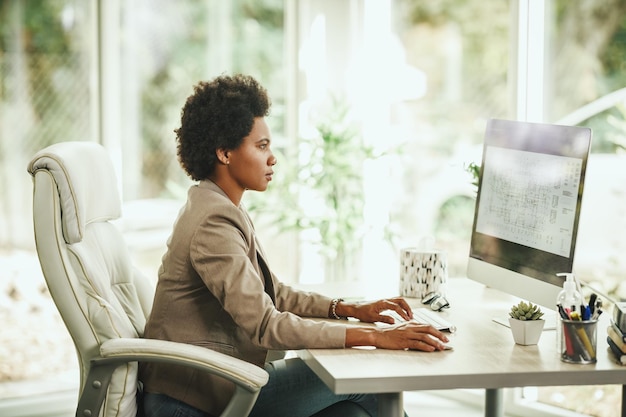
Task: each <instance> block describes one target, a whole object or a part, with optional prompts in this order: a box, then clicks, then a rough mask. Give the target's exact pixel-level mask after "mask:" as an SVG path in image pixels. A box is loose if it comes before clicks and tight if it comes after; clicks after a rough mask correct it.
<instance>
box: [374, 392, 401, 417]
mask: <svg viewBox="0 0 626 417" xmlns="http://www.w3.org/2000/svg"><path fill="white" fill-rule="evenodd" d="M402 397H403V396H402V393H401V392H390V393H384V394H382V393H381V394H378V415H379V416H385V417H387V416H389V417H404V401H403V400H402Z"/></svg>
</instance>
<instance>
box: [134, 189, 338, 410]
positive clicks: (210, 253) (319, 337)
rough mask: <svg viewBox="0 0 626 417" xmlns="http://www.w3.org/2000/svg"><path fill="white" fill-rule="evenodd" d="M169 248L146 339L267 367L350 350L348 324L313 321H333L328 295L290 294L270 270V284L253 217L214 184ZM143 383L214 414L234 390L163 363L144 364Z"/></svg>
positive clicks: (185, 214)
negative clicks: (299, 355) (270, 357)
mask: <svg viewBox="0 0 626 417" xmlns="http://www.w3.org/2000/svg"><path fill="white" fill-rule="evenodd" d="M167 246H168V248H167V252H166V253H165V255H164V256H163V259H162V263H161V267H160V269H159V280H158V283H157V287H156V293H155V297H154V305H153V309H152V312H151V314H150V317H149V318H148V321H147V324H146V329H145V334H144V337H146V338H152V339H162V340H172V341H176V342H184V343H190V344H193V345H198V346H204V347H206V348H207V349H213V350H216V351H219V352H223V353H226V354H228V355H231V356H234V357H237V358H241V359H243V360H246V361H248V362H251V363H254V364H256V365H258V366H261V367H262V366H264V362H265V358H266V355H267V351H268V350H269V349H301V348H343V347H344V345H345V325H341V324H339V322H337V324H335V323H327V322H319V321H313V320H310V319H306V317H327V316H328V309H329V306H330V302H331V300H330V299H329V298H328V297H324V296H321V295H318V294H313V293H307V292H301V291H297V290H295V289H293V288H290V287H289V286H287V285H284V284H282V283H281V282H280V281H279V280H278V279H277V278H276V277H275V276H274V274H273V273H271V270H269V268H267V267H266V268H265V269H266V271H267V273H268V274H269V275H271V277H267V278H268V279H271V285H270V284H269V283H268V285H267V286H266V285H265V282H264V275H263V272H262V268H261V266H260V265H259V262H260V261H262V262H265V264H266V265H267V261H266V259H265V257H264V255H263V251H262V249H261V247H260V245H259V243H258V242H257V240H256V238H255V233H254V228H253V226H252V222H251V221H250V218H249V216H248V214H247V213H246V211H245V210H244V209H243V208H242V207H237V206H235V205H234V204H233V203H232V202H231V201H230V199H229V198H228V197H227V196H226V194H225V193H224V192H223V191H222V190H221V189H220V188H219V187H218V186H217V185H216V184H215V183H213V182H212V181H202V182H200V183H199V184H198V185H194V186H192V187H191V188H190V189H189V193H188V196H187V203H186V204H185V206H184V207H183V208H182V209H181V211H180V213H179V215H178V218H177V220H176V222H175V224H174V228H173V232H172V235H171V236H170V238H169V239H168V242H167ZM272 286H273V294H272V288H271V287H272ZM266 287H267V288H266ZM266 290H267V291H268V292H266ZM272 296H273V297H272ZM272 298H275V304H274V302H273V300H272ZM140 379H141V380H142V382H143V384H144V389H145V390H146V391H147V392H153V393H162V394H166V395H168V396H170V397H173V398H176V399H178V400H180V401H184V402H185V403H187V404H190V405H192V406H194V407H196V408H199V409H201V410H204V411H205V412H208V413H210V414H213V415H217V414H219V413H220V412H221V411H222V410H223V408H224V407H225V404H226V402H227V401H228V399H229V398H230V396H231V395H232V392H233V389H234V386H233V385H232V384H231V383H229V382H227V381H225V380H223V379H222V378H219V377H216V376H210V375H207V374H206V373H202V372H200V371H197V370H192V369H189V368H182V367H177V366H172V365H166V364H157V363H150V364H147V363H146V364H140Z"/></svg>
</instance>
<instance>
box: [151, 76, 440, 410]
mask: <svg viewBox="0 0 626 417" xmlns="http://www.w3.org/2000/svg"><path fill="white" fill-rule="evenodd" d="M269 108H270V100H269V98H268V96H267V92H266V90H265V89H264V88H263V87H262V86H260V85H259V84H258V83H257V81H256V80H254V79H253V78H251V77H249V76H244V75H235V76H220V77H217V78H215V79H214V80H212V81H210V82H201V83H199V84H198V85H196V87H195V89H194V94H193V95H191V96H190V97H189V98H188V99H187V102H186V103H185V105H184V107H183V109H182V116H181V126H180V128H179V129H177V130H176V135H177V151H178V157H179V160H180V163H181V165H182V167H183V169H184V170H185V171H186V173H187V174H188V175H189V176H190V177H191V178H192V179H193V180H195V181H198V183H197V184H196V185H193V186H192V187H191V188H190V189H189V192H188V197H187V203H186V204H185V206H184V207H183V208H182V209H181V212H180V213H179V216H178V218H177V220H176V222H175V224H174V228H173V232H172V235H171V236H170V238H169V240H168V249H167V252H166V254H165V255H164V257H163V259H162V264H161V268H160V269H159V280H158V284H157V288H156V294H155V298H154V306H153V309H152V313H151V315H150V317H149V319H148V322H147V324H146V329H145V337H146V338H154V339H164V340H173V341H177V342H184V343H190V344H194V345H198V346H204V347H206V348H208V349H214V350H216V351H219V352H223V353H226V354H228V355H231V356H234V357H237V358H240V359H243V360H246V361H248V362H251V363H254V364H256V365H258V366H261V367H265V368H266V369H267V371H268V372H269V374H270V378H269V382H268V384H267V385H266V386H265V387H264V388H263V389H262V390H261V393H260V395H259V398H258V400H257V402H256V404H255V407H254V409H253V410H252V412H251V414H250V415H251V416H274V417H280V416H283V415H285V416H290V417H298V416H310V415H314V414H315V413H318V412H322V413H323V410H324V409H326V408H327V407H329V406H332V405H333V404H336V403H341V402H344V403H345V402H348V403H347V404H348V405H349V407H348V408H350V407H352V409H353V410H356V411H357V413H353V414H352V415H368V414H369V415H371V416H375V415H376V412H377V411H376V401H375V400H376V399H375V396H372V395H354V396H338V395H334V394H332V392H330V390H328V388H326V386H325V385H324V384H323V383H322V382H321V381H320V380H319V379H318V378H317V377H316V376H315V375H314V374H313V373H312V372H311V371H310V370H309V369H308V368H307V367H306V366H305V365H304V364H303V363H302V361H300V359H298V358H291V359H288V360H284V359H281V360H279V361H274V362H271V363H267V364H266V356H267V351H268V350H270V349H272V350H283V349H284V350H287V349H302V348H346V347H352V346H364V345H367V346H375V347H378V348H383V349H417V350H423V351H434V350H442V349H443V347H444V346H443V342H447V338H446V337H445V335H443V334H442V333H441V332H439V331H437V330H435V329H434V328H432V327H430V326H426V325H419V324H415V323H412V324H405V325H402V326H400V327H395V326H394V327H391V326H390V327H388V328H382V327H366V326H361V327H359V326H356V325H350V326H349V325H348V324H347V322H345V321H336V322H333V321H314V320H309V319H307V317H322V318H334V319H340V318H346V317H354V318H356V319H358V320H360V321H362V322H375V321H379V322H386V323H393V319H392V318H390V317H388V316H386V315H382V314H381V312H383V311H384V310H389V309H391V310H394V311H396V312H397V313H398V314H399V315H400V316H401V317H403V318H404V319H407V320H408V319H410V318H411V310H410V308H409V306H408V304H407V303H406V301H405V300H403V299H402V298H394V299H387V300H379V301H375V302H368V303H358V304H357V303H348V302H344V301H343V300H338V299H335V300H332V299H330V298H328V297H324V296H322V295H319V294H314V293H306V292H300V291H296V290H294V289H292V288H290V287H288V286H287V285H284V284H282V283H281V282H280V281H279V280H278V279H277V278H276V277H275V276H274V274H273V273H272V272H271V270H270V268H269V265H268V263H267V260H266V258H265V255H264V253H263V250H262V249H261V246H260V244H259V242H258V241H257V239H256V236H255V233H254V227H253V225H252V222H251V220H250V217H249V216H248V214H247V212H246V211H245V209H244V207H243V206H242V205H241V199H242V196H243V194H244V191H246V190H248V189H250V190H256V191H265V189H267V186H268V184H269V182H270V181H271V180H272V176H273V175H274V168H273V167H274V165H275V164H276V158H275V157H274V155H273V154H272V151H271V149H270V145H271V135H270V131H269V128H268V126H267V124H266V121H265V117H266V116H267V115H268V114H269ZM141 380H142V381H143V383H144V392H145V401H144V406H145V409H146V415H147V416H148V417H159V416H168V417H169V416H172V415H177V414H175V411H173V410H180V411H181V412H185V413H186V414H182V415H189V416H207V415H208V416H211V415H213V416H215V415H218V414H219V413H220V412H221V411H222V410H223V408H224V406H225V404H226V402H227V401H228V399H229V398H230V396H231V395H232V392H233V385H232V384H231V383H229V382H226V381H224V380H223V379H221V378H219V377H216V376H212V375H208V374H206V373H201V372H198V371H195V370H192V369H188V368H182V367H177V366H172V365H167V364H159V363H151V364H142V365H141ZM365 412H366V413H367V414H363V413H365ZM342 413H344V414H343V415H344V416H349V415H350V414H348V411H342ZM359 413H360V414H359Z"/></svg>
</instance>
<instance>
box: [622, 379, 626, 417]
mask: <svg viewBox="0 0 626 417" xmlns="http://www.w3.org/2000/svg"><path fill="white" fill-rule="evenodd" d="M622 417H626V385H622Z"/></svg>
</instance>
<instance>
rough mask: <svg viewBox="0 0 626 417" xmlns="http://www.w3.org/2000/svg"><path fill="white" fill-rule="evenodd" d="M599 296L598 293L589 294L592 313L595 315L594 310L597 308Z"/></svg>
mask: <svg viewBox="0 0 626 417" xmlns="http://www.w3.org/2000/svg"><path fill="white" fill-rule="evenodd" d="M597 298H598V294H596V293H595V292H594V293H591V295H590V296H589V308H590V309H591V315H593V313H594V310H595V309H596V299H597Z"/></svg>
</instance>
